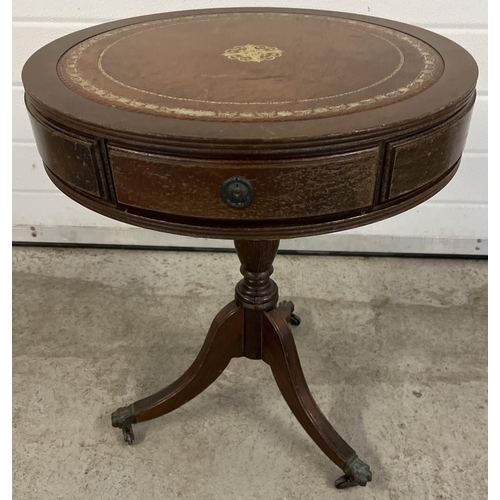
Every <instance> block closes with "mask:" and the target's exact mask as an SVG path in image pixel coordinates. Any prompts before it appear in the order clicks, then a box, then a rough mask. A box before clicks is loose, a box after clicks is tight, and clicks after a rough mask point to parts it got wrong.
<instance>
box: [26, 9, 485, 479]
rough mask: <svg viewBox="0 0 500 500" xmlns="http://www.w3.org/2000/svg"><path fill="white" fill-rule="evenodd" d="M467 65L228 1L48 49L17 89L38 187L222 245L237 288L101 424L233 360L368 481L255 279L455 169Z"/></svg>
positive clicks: (149, 415)
mask: <svg viewBox="0 0 500 500" xmlns="http://www.w3.org/2000/svg"><path fill="white" fill-rule="evenodd" d="M476 80H477V66H476V64H475V62H474V60H473V58H472V57H471V56H470V54H469V53H468V52H466V51H465V50H464V49H462V48H461V47H460V46H458V45H457V44H455V43H454V42H452V41H450V40H448V39H446V38H443V37H442V36H439V35H437V34H435V33H431V32H429V31H426V30H423V29H420V28H416V27H413V26H409V25H405V24H401V23H398V22H394V21H388V20H385V19H378V18H373V17H366V16H359V15H353V14H346V13H338V12H325V11H315V10H295V9H275V8H252V9H250V8H246V9H214V10H198V11H184V12H170V13H165V14H156V15H150V16H145V17H139V18H134V19H126V20H121V21H116V22H111V23H107V24H103V25H100V26H95V27H92V28H88V29H85V30H82V31H78V32H77V33H73V34H71V35H68V36H65V37H63V38H60V39H58V40H56V41H54V42H52V43H50V44H48V45H46V46H45V47H43V48H42V49H40V50H39V51H38V52H36V53H35V54H34V55H33V56H32V57H31V58H30V59H29V61H28V62H27V63H26V65H25V67H24V70H23V82H24V88H25V91H26V94H25V97H26V106H27V108H28V110H29V114H30V118H31V123H32V127H33V131H34V134H35V139H36V143H37V146H38V150H39V153H40V155H41V157H42V159H43V162H44V165H45V168H46V171H47V174H48V176H49V177H50V178H51V179H52V181H53V182H54V184H55V185H56V186H57V187H58V188H59V189H60V190H61V191H62V192H63V193H65V194H66V195H68V196H69V197H70V198H72V199H73V200H75V201H76V202H78V203H80V204H81V205H83V206H85V207H87V208H89V209H90V210H94V211H96V212H98V213H100V214H103V215H106V216H108V217H112V218H114V219H117V220H120V221H123V222H127V223H129V224H134V225H136V226H141V227H144V228H149V229H154V230H157V231H165V232H170V233H176V234H181V235H188V236H198V237H203V238H226V239H231V240H234V244H235V247H236V251H237V253H238V257H239V259H240V261H241V273H242V274H243V279H242V280H241V281H240V282H239V283H238V284H237V285H236V293H235V299H234V301H233V302H231V303H230V304H228V305H227V306H226V307H224V308H223V309H222V310H221V311H220V312H219V314H218V315H217V316H216V317H215V319H214V321H213V323H212V326H211V327H210V330H209V332H208V336H207V338H206V341H205V343H204V345H203V347H202V349H201V352H200V353H199V355H198V357H197V358H196V360H195V361H194V363H193V364H192V366H191V367H190V368H189V369H188V371H187V372H186V373H185V374H184V375H182V376H181V377H180V378H179V379H178V380H176V381H175V382H173V383H172V384H171V385H169V386H168V387H166V388H165V389H162V390H161V391H159V392H157V393H155V394H153V395H152V396H149V397H146V398H144V399H141V400H140V401H137V402H135V403H133V404H131V405H129V406H127V407H125V408H119V409H118V410H116V411H115V412H114V413H113V415H112V424H113V426H114V427H119V428H120V429H122V431H123V435H124V438H125V441H126V442H128V443H129V444H132V442H133V440H134V434H133V431H132V425H133V424H136V423H139V422H143V421H145V420H150V419H153V418H157V417H159V416H161V415H164V414H166V413H168V412H171V411H173V410H175V409H176V408H178V407H179V406H181V405H183V404H184V403H186V402H187V401H189V400H191V399H192V398H194V397H195V396H196V395H197V394H199V393H200V392H202V391H203V390H205V389H206V388H207V387H208V386H209V385H210V384H211V383H212V382H213V381H214V380H215V379H216V378H217V377H218V376H219V375H220V374H221V373H222V371H223V370H224V369H225V367H226V366H227V365H228V363H229V361H230V360H231V359H232V358H234V357H239V356H245V357H247V358H250V359H262V360H263V361H264V362H266V363H267V364H268V365H269V366H270V367H271V370H272V373H273V375H274V377H275V379H276V382H277V384H278V386H279V388H280V390H281V393H282V394H283V397H284V398H285V400H286V402H287V403H288V405H289V406H290V408H291V410H292V412H293V413H294V414H295V416H296V417H297V419H298V420H299V422H300V423H301V424H302V425H303V427H304V429H305V430H306V431H307V433H308V434H309V435H310V436H311V438H312V439H313V440H314V441H315V442H316V444H317V445H318V446H319V447H320V448H321V450H322V451H323V452H324V453H325V454H326V455H327V456H328V457H329V458H330V459H331V460H332V461H333V462H334V463H335V464H336V465H337V466H338V467H340V468H341V469H342V470H343V471H344V474H345V475H344V476H342V477H341V478H339V479H338V480H337V481H336V486H337V487H338V488H346V487H349V486H355V485H361V486H365V485H366V483H367V482H368V481H370V480H371V477H372V475H371V471H370V468H369V466H368V465H367V464H366V463H364V462H363V461H362V460H361V459H360V458H358V456H357V455H356V453H355V452H354V450H353V449H352V448H351V447H350V446H349V445H348V444H347V443H346V442H345V441H344V440H343V439H342V438H341V437H340V435H339V434H338V433H337V432H336V431H335V430H334V428H333V427H332V426H331V425H330V423H329V422H328V421H327V419H326V418H325V416H324V415H323V413H322V412H321V410H320V409H319V408H318V406H317V404H316V403H315V401H314V399H313V397H312V395H311V393H310V391H309V389H308V386H307V384H306V381H305V378H304V375H303V373H302V369H301V367H300V361H299V357H298V354H297V350H296V347H295V343H294V340H293V336H292V333H291V330H290V327H289V323H291V324H292V325H293V324H298V323H299V321H300V320H299V318H298V317H297V316H295V315H294V314H293V310H294V306H293V304H292V303H291V302H286V301H285V302H281V303H280V304H279V305H277V304H278V287H277V285H276V283H275V282H274V281H273V280H271V279H270V275H271V273H272V272H273V267H272V263H273V259H274V257H275V255H276V252H277V250H278V244H279V240H280V239H282V238H296V237H301V236H312V235H316V234H323V233H331V232H335V231H340V230H343V229H349V228H354V227H358V226H361V225H363V224H369V223H371V222H375V221H380V220H382V219H385V218H387V217H391V216H393V215H395V214H399V213H401V212H403V211H405V210H408V209H410V208H412V207H414V206H416V205H418V204H419V203H422V202H423V201H425V200H427V199H428V198H430V197H431V196H432V195H434V194H435V193H437V192H438V191H439V190H440V189H441V188H443V186H445V185H446V184H447V183H448V182H449V181H450V179H451V178H452V177H453V175H454V174H455V173H456V171H457V169H458V165H459V163H460V158H461V155H462V151H463V148H464V144H465V140H466V136H467V131H468V127H469V121H470V116H471V110H472V106H473V103H474V99H475V85H476Z"/></svg>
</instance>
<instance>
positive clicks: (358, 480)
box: [334, 455, 372, 490]
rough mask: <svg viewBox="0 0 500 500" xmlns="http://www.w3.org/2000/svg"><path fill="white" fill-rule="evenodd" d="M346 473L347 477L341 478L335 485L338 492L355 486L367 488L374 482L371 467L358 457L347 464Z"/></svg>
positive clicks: (355, 456)
mask: <svg viewBox="0 0 500 500" xmlns="http://www.w3.org/2000/svg"><path fill="white" fill-rule="evenodd" d="M344 472H345V475H343V476H340V477H339V478H338V479H337V480H336V481H335V483H334V484H335V488H337V489H338V490H345V489H346V488H352V487H353V486H366V485H367V484H368V483H369V482H370V481H371V480H372V472H371V470H370V466H369V465H368V464H365V463H364V462H363V461H362V460H361V459H360V458H359V457H358V456H357V455H354V457H352V458H350V459H349V460H348V461H347V462H346V464H345V469H344Z"/></svg>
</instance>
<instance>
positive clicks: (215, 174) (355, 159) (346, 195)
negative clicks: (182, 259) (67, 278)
mask: <svg viewBox="0 0 500 500" xmlns="http://www.w3.org/2000/svg"><path fill="white" fill-rule="evenodd" d="M108 150H109V159H110V163H111V168H112V172H113V178H114V184H115V191H116V198H117V201H118V203H119V204H120V205H129V206H132V207H138V208H142V209H145V210H152V211H155V212H161V213H168V214H175V215H179V216H191V217H200V218H211V219H214V218H215V219H225V220H233V219H237V220H242V219H244V220H253V219H261V220H262V219H290V218H297V217H311V216H322V215H327V214H336V213H342V212H348V211H352V210H358V209H362V208H363V207H369V206H371V205H372V204H373V199H374V192H375V187H376V184H377V173H378V165H379V148H378V147H374V148H370V149H365V150H363V151H357V152H352V153H346V154H339V155H330V156H325V157H322V158H314V159H303V160H296V161H295V162H294V161H290V160H287V161H286V162H284V161H283V162H282V161H272V162H271V161H268V162H264V161H258V162H243V161H239V162H231V161H216V162H215V161H209V160H206V161H205V160H187V159H186V160H184V159H180V158H176V157H167V156H160V155H155V154H147V153H141V152H137V151H132V150H126V149H122V148H117V147H113V146H109V148H108ZM234 177H238V178H240V179H241V178H243V179H245V180H246V181H248V183H249V184H250V185H251V188H253V192H254V195H253V199H252V201H251V202H250V203H249V204H248V206H245V207H240V208H234V207H232V206H229V205H228V204H227V203H226V202H225V201H224V200H223V197H222V186H223V185H224V183H225V182H226V181H227V180H228V179H231V178H234Z"/></svg>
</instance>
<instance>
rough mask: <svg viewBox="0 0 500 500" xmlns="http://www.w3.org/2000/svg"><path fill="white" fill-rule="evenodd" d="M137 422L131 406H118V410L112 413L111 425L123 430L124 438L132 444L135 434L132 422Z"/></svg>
mask: <svg viewBox="0 0 500 500" xmlns="http://www.w3.org/2000/svg"><path fill="white" fill-rule="evenodd" d="M135 423H136V421H135V415H134V413H133V411H132V409H131V407H130V406H125V407H123V408H118V410H116V411H115V412H113V414H112V415H111V425H112V426H113V427H118V428H120V429H121V430H122V432H123V439H124V440H125V442H126V443H128V444H132V443H133V442H134V439H135V436H134V431H133V430H132V424H135Z"/></svg>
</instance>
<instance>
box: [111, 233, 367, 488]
mask: <svg viewBox="0 0 500 500" xmlns="http://www.w3.org/2000/svg"><path fill="white" fill-rule="evenodd" d="M278 245H279V241H239V240H237V241H235V246H236V251H237V253H238V257H239V259H240V261H241V264H242V265H241V272H242V274H243V279H242V280H241V281H240V282H239V283H238V285H237V286H236V296H235V300H234V301H233V302H231V303H229V304H228V305H227V306H226V307H224V308H223V309H222V310H221V311H220V312H219V314H217V316H216V317H215V319H214V320H213V322H212V326H211V327H210V330H209V332H208V335H207V337H206V339H205V343H204V344H203V347H202V348H201V351H200V353H199V354H198V357H197V358H196V359H195V361H194V362H193V364H192V365H191V367H190V368H189V369H188V370H187V372H186V373H184V374H183V375H182V376H181V377H179V378H178V379H177V380H176V381H175V382H173V383H172V384H170V385H169V386H168V387H166V388H164V389H162V390H161V391H159V392H157V393H155V394H153V395H152V396H149V397H146V398H144V399H141V400H140V401H136V402H135V403H133V404H131V405H129V406H126V407H123V408H119V409H118V410H116V411H115V412H114V413H113V415H112V425H113V427H119V428H120V429H122V431H123V435H124V438H125V441H126V442H127V443H129V444H132V442H133V441H134V434H133V430H132V424H136V423H139V422H144V421H146V420H151V419H153V418H157V417H160V416H162V415H165V414H166V413H169V412H171V411H173V410H175V409H176V408H179V407H180V406H182V405H183V404H184V403H187V402H188V401H190V400H191V399H193V398H194V397H195V396H197V395H198V394H200V393H201V392H202V391H204V390H205V389H206V388H207V387H208V386H209V385H210V384H211V383H212V382H214V381H215V380H216V379H217V377H219V375H220V374H221V373H222V372H223V371H224V369H225V368H226V366H227V365H228V364H229V362H230V361H231V359H232V358H235V357H242V356H245V357H247V358H250V359H262V360H263V361H264V362H265V363H267V364H268V365H269V366H270V367H271V370H272V373H273V375H274V378H275V380H276V383H277V384H278V387H279V389H280V391H281V394H282V395H283V397H284V398H285V400H286V402H287V403H288V406H289V407H290V409H291V410H292V412H293V413H294V415H295V416H296V417H297V419H298V420H299V422H300V423H301V424H302V426H303V427H304V429H305V430H306V432H307V433H308V434H309V436H310V437H311V438H312V439H313V440H314V442H315V443H316V444H317V445H318V446H319V447H320V448H321V449H322V450H323V452H324V453H325V454H326V455H327V456H328V457H329V458H330V459H331V460H332V461H333V462H334V463H335V464H336V465H337V466H338V467H340V468H341V469H342V470H343V471H344V473H345V475H344V476H342V477H340V478H339V479H337V481H335V486H336V487H337V488H347V487H350V486H356V485H360V486H366V484H367V482H368V481H371V478H372V474H371V471H370V467H369V466H368V465H367V464H365V463H364V462H363V461H362V460H360V459H359V458H358V456H357V455H356V453H355V451H354V450H353V449H352V448H351V447H350V446H349V445H348V444H347V443H346V442H345V441H344V440H343V439H342V438H341V437H340V435H339V434H338V433H337V432H336V431H335V429H334V428H333V427H332V426H331V424H330V423H329V422H328V420H327V419H326V417H325V416H324V415H323V413H322V412H321V410H320V409H319V407H318V405H317V404H316V402H315V401H314V399H313V397H312V395H311V392H310V391H309V387H308V386H307V382H306V380H305V377H304V373H303V372H302V368H301V366H300V360H299V356H298V353H297V348H296V346H295V341H294V339H293V335H292V332H291V330H290V327H289V326H288V322H290V323H292V324H298V323H300V319H299V318H298V317H297V316H295V315H294V314H293V303H291V302H282V303H281V304H280V305H279V306H276V305H277V302H278V287H277V285H276V283H275V282H274V281H273V280H271V279H270V275H271V273H272V272H273V267H272V263H273V260H274V257H275V256H276V252H277V250H278Z"/></svg>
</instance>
